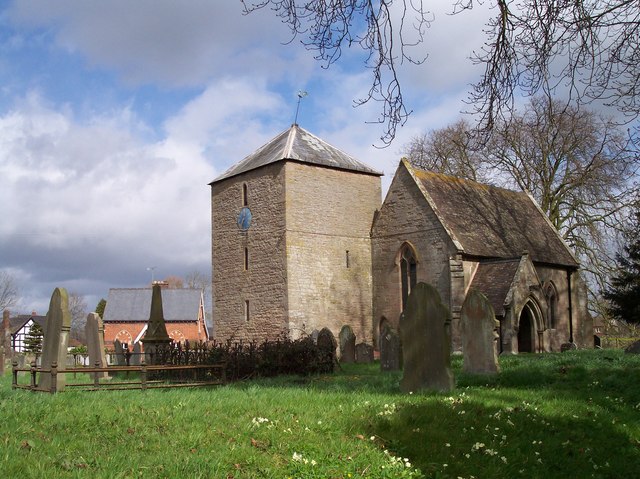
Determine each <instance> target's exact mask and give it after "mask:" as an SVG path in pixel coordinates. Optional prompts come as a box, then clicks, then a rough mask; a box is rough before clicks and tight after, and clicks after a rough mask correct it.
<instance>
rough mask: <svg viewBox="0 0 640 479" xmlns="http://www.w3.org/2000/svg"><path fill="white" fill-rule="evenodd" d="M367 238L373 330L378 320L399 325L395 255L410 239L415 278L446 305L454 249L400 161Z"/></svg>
mask: <svg viewBox="0 0 640 479" xmlns="http://www.w3.org/2000/svg"><path fill="white" fill-rule="evenodd" d="M371 242H372V244H371V247H372V255H373V321H374V333H375V334H376V335H377V334H378V332H379V331H378V328H379V325H380V322H381V321H382V320H386V321H388V322H389V323H390V324H391V325H392V326H393V327H394V328H397V327H398V323H399V319H400V313H401V312H402V304H401V303H402V289H401V282H400V281H401V280H400V258H399V255H400V250H401V248H402V247H403V245H404V244H405V243H409V244H410V245H411V246H412V247H413V248H414V249H415V251H416V253H417V258H416V259H417V268H416V273H417V275H416V276H417V281H418V282H425V283H428V284H431V285H432V286H434V287H435V288H436V289H437V290H438V292H439V293H440V297H441V299H442V302H443V303H444V304H445V305H446V306H447V307H449V308H450V309H451V306H452V305H451V302H452V289H451V288H452V286H451V283H452V279H451V271H450V270H451V267H452V265H451V262H450V259H453V260H456V249H455V247H454V245H453V243H452V241H451V240H450V239H449V236H448V235H447V233H446V231H445V229H444V228H443V226H442V224H441V223H440V221H439V220H438V218H437V217H436V215H435V214H434V212H433V210H432V209H431V208H430V207H429V205H428V203H427V201H426V200H425V198H424V196H423V194H422V193H421V191H420V190H419V188H418V187H417V185H416V183H415V182H414V180H413V179H412V177H411V175H410V174H409V172H408V171H407V169H406V168H404V167H402V166H401V167H400V168H399V169H398V172H397V173H396V176H395V177H394V179H393V181H392V183H391V186H390V187H389V191H388V193H387V197H386V199H385V201H384V204H383V206H382V208H381V210H380V213H379V214H378V215H377V218H376V220H375V221H374V224H373V228H372V235H371ZM454 306H455V305H454ZM452 326H453V329H454V331H453V337H454V344H455V342H456V341H457V338H458V336H459V335H458V333H457V324H456V322H454V323H453V324H452Z"/></svg>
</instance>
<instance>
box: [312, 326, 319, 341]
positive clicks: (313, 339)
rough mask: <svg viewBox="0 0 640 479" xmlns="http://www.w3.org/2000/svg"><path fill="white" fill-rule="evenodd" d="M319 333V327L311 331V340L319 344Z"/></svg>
mask: <svg viewBox="0 0 640 479" xmlns="http://www.w3.org/2000/svg"><path fill="white" fill-rule="evenodd" d="M318 334H320V331H318V330H317V329H314V330H313V331H311V341H313V344H318Z"/></svg>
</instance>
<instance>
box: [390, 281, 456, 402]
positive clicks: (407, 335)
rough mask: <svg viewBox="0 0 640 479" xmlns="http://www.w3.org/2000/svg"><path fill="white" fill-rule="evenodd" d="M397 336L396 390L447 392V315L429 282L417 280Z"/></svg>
mask: <svg viewBox="0 0 640 479" xmlns="http://www.w3.org/2000/svg"><path fill="white" fill-rule="evenodd" d="M401 321H402V322H401V324H400V338H401V340H402V356H403V363H404V372H403V376H402V380H401V381H400V389H402V391H404V392H416V391H419V390H421V389H431V390H437V391H450V390H451V389H453V386H454V381H453V372H452V371H451V314H450V313H449V310H448V309H447V307H446V306H445V305H443V304H442V301H441V300H440V295H439V294H438V291H437V290H436V289H435V288H434V287H433V286H431V285H428V284H425V283H418V284H417V285H416V286H415V287H414V288H413V290H412V291H411V294H410V295H409V299H408V301H407V307H406V309H405V311H404V316H403V317H402V318H401Z"/></svg>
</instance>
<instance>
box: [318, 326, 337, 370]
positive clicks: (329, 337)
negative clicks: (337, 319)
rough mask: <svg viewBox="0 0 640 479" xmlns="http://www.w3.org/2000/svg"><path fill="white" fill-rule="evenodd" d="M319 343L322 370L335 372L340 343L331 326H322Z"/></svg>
mask: <svg viewBox="0 0 640 479" xmlns="http://www.w3.org/2000/svg"><path fill="white" fill-rule="evenodd" d="M317 344H318V349H319V350H320V355H321V359H320V363H321V365H320V372H333V366H334V364H335V362H336V348H337V347H338V343H337V341H336V338H335V336H334V335H333V333H332V332H331V330H330V329H329V328H322V330H320V332H319V333H318V342H317Z"/></svg>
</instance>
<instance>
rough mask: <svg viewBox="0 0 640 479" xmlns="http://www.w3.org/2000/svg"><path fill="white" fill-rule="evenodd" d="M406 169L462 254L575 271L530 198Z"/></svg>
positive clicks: (569, 255) (568, 252)
mask: <svg viewBox="0 0 640 479" xmlns="http://www.w3.org/2000/svg"><path fill="white" fill-rule="evenodd" d="M402 164H403V165H404V166H405V167H406V168H407V169H408V170H409V172H410V174H411V175H412V177H413V178H414V180H415V181H416V183H417V184H418V187H419V188H420V190H421V191H422V193H423V194H424V196H425V198H426V200H427V202H428V203H429V205H430V206H431V208H433V210H434V212H435V213H436V215H437V216H438V218H439V219H440V222H441V223H442V225H443V226H444V228H445V229H446V230H447V232H448V233H449V235H450V236H451V239H452V241H453V242H454V243H455V245H456V247H458V248H459V249H460V250H461V252H462V253H464V254H467V255H469V256H477V257H484V258H519V257H520V256H522V254H523V253H524V252H525V251H528V253H529V256H530V258H531V260H532V261H533V262H535V263H546V264H555V265H562V266H568V267H571V268H577V267H578V262H577V260H576V258H575V257H574V256H573V253H572V252H571V250H570V249H569V248H568V246H567V245H566V244H565V243H564V241H563V240H562V238H561V237H560V235H559V234H558V232H557V231H556V229H555V228H554V227H553V225H552V224H551V222H550V221H549V220H548V218H547V217H546V216H545V214H544V213H543V212H542V210H541V209H540V208H539V207H538V205H537V204H536V202H535V201H534V200H533V198H532V197H531V196H530V195H528V194H527V193H523V192H516V191H512V190H507V189H505V188H498V187H496V186H490V185H484V184H481V183H477V182H475V181H471V180H465V179H462V178H457V177H454V176H447V175H443V174H439V173H433V172H430V171H424V170H418V169H415V168H413V167H412V166H411V165H410V164H409V162H408V161H406V160H403V161H402Z"/></svg>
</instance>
